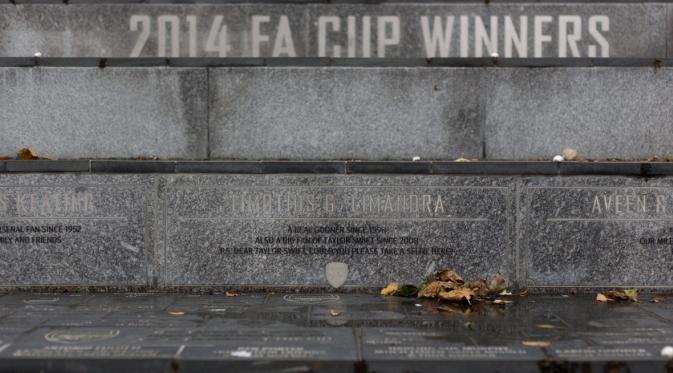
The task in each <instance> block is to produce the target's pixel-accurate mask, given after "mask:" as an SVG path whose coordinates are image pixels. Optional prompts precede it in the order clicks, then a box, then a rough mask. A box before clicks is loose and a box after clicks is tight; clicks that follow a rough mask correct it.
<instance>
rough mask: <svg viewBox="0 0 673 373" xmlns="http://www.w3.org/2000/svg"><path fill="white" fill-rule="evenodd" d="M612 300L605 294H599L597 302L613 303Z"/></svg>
mask: <svg viewBox="0 0 673 373" xmlns="http://www.w3.org/2000/svg"><path fill="white" fill-rule="evenodd" d="M611 300H612V299H609V298H608V297H606V296H605V294H602V293H598V294H596V302H608V301H611Z"/></svg>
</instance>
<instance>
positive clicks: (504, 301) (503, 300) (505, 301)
mask: <svg viewBox="0 0 673 373" xmlns="http://www.w3.org/2000/svg"><path fill="white" fill-rule="evenodd" d="M510 303H512V301H511V300H506V299H496V300H494V301H493V304H510Z"/></svg>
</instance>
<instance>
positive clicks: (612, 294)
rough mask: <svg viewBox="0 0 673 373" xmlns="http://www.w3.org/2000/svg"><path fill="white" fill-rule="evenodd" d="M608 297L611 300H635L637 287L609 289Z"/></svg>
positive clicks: (636, 299) (636, 298)
mask: <svg viewBox="0 0 673 373" xmlns="http://www.w3.org/2000/svg"><path fill="white" fill-rule="evenodd" d="M608 298H610V299H613V300H623V301H631V302H637V301H638V289H624V290H610V291H608Z"/></svg>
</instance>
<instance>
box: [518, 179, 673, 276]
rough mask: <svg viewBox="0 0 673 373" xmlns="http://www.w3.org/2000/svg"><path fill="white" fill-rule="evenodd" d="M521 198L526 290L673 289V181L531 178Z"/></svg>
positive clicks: (522, 251) (522, 249) (521, 236)
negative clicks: (567, 288) (584, 288)
mask: <svg viewBox="0 0 673 373" xmlns="http://www.w3.org/2000/svg"><path fill="white" fill-rule="evenodd" d="M521 193H522V194H521V197H520V200H521V201H522V209H523V211H524V213H523V217H524V220H523V223H522V230H521V232H520V237H519V242H520V245H521V257H520V258H521V260H522V263H523V265H524V267H525V270H526V271H527V273H528V276H527V282H528V283H527V285H528V286H541V287H545V286H548V287H555V286H579V287H581V286H585V287H603V286H605V287H612V286H632V287H648V286H649V287H657V286H660V287H664V286H671V285H673V278H671V275H670V274H671V271H672V270H673V215H672V214H673V189H671V182H670V179H653V180H645V179H633V178H623V177H579V176H578V177H568V178H562V179H558V178H556V179H552V178H531V179H528V181H527V182H526V183H525V185H524V187H523V189H522V191H521Z"/></svg>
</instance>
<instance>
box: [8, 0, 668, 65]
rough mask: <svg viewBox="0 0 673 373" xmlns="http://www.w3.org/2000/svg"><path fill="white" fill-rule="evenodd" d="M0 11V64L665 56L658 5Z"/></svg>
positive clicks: (110, 5)
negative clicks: (43, 59) (39, 59)
mask: <svg viewBox="0 0 673 373" xmlns="http://www.w3.org/2000/svg"><path fill="white" fill-rule="evenodd" d="M3 1H4V4H2V2H0V30H1V31H2V32H0V57H2V56H4V57H8V56H9V57H11V56H18V57H25V56H32V55H34V54H35V53H41V54H42V55H43V56H49V57H364V58H369V57H372V58H373V57H382V58H391V57H397V58H400V57H402V58H429V57H489V56H491V55H492V54H493V53H497V54H498V55H499V56H501V57H503V58H504V57H524V58H525V57H557V58H570V57H652V58H655V57H656V58H666V57H671V53H672V51H673V49H672V48H673V43H671V42H670V40H669V39H670V37H671V34H670V30H671V18H670V17H668V14H670V13H671V7H673V5H672V4H670V3H668V2H651V1H618V2H592V1H571V2H560V1H548V2H538V1H528V2H527V1H523V2H512V1H486V2H484V1H464V2H454V1H426V2H418V3H416V2H407V3H404V2H396V1H390V2H385V1H383V2H381V1H376V2H369V1H342V2H340V1H335V2H330V4H326V3H325V2H324V1H315V2H310V1H309V2H306V1H302V0H299V1H290V2H285V3H283V2H281V3H278V2H263V1H262V2H256V1H252V2H247V1H246V2H244V3H243V2H239V1H232V2H226V1H225V2H215V1H211V2H205V3H204V2H198V1H197V2H196V3H189V2H188V3H183V2H182V1H180V2H171V1H159V2H158V4H155V3H152V4H149V3H145V2H141V1H137V0H129V1H125V0H121V1H118V0H111V1H109V2H108V1H90V0H84V1H77V0H75V1H73V0H68V1H65V2H64V1H63V0H58V1H50V0H37V1H25V0H3ZM44 2H46V4H45V3H44ZM12 3H15V4H16V5H15V4H12Z"/></svg>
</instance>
